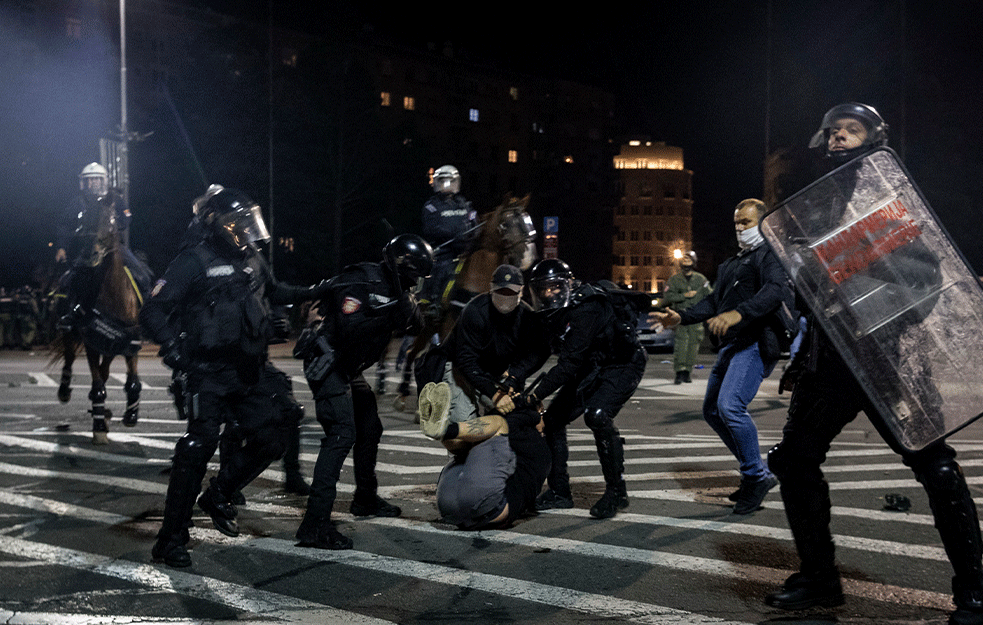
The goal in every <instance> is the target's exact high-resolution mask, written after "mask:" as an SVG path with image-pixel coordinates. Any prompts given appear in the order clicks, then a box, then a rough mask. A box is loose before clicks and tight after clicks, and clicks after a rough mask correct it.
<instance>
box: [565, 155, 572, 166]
mask: <svg viewBox="0 0 983 625" xmlns="http://www.w3.org/2000/svg"><path fill="white" fill-rule="evenodd" d="M563 162H564V163H567V164H569V165H572V164H573V157H572V156H564V157H563Z"/></svg>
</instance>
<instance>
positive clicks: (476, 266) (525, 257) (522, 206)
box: [394, 195, 536, 410]
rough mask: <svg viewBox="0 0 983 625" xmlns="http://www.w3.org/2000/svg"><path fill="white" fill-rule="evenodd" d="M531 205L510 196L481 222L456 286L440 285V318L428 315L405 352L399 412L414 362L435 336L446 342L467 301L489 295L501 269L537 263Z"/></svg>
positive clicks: (403, 401) (526, 197)
mask: <svg viewBox="0 0 983 625" xmlns="http://www.w3.org/2000/svg"><path fill="white" fill-rule="evenodd" d="M528 204H529V196H528V195H527V196H525V197H522V198H513V197H511V196H508V197H506V198H505V201H504V202H503V203H502V204H500V205H499V206H496V207H495V208H494V209H492V210H491V211H490V212H489V213H488V214H487V215H486V216H485V219H484V221H482V223H481V228H480V232H479V235H478V239H477V241H476V242H475V244H474V245H473V246H472V249H471V251H470V252H469V253H468V254H467V255H465V256H464V257H463V258H462V259H461V261H460V262H459V264H458V265H459V267H460V270H459V271H457V272H456V275H455V276H454V277H453V278H452V280H453V284H452V285H450V287H447V285H441V286H442V287H443V288H442V289H441V293H444V294H445V295H444V296H443V298H442V300H441V302H440V306H439V309H438V310H437V314H427V315H425V325H424V328H423V330H421V331H420V333H419V334H418V335H417V337H416V340H415V341H414V342H413V345H412V346H410V348H409V349H408V350H407V352H406V361H405V362H406V365H405V368H404V369H403V380H402V382H401V383H400V385H399V390H398V393H397V397H396V401H395V402H394V406H395V408H396V409H397V410H405V409H406V398H407V397H409V394H410V380H411V376H412V374H413V361H414V360H415V359H416V357H417V356H418V355H419V354H421V353H422V352H423V350H424V349H425V348H426V347H427V346H428V345H429V344H430V341H431V339H432V337H433V335H434V334H436V335H437V337H438V339H439V340H440V341H443V340H444V339H445V338H447V335H448V334H450V331H451V330H452V329H453V328H454V324H455V323H456V322H457V318H458V316H459V315H460V313H461V310H462V309H463V308H464V306H465V305H466V304H467V303H468V301H470V300H471V298H473V297H475V296H476V295H478V294H480V293H485V292H487V291H488V287H489V284H490V282H491V277H492V274H493V273H495V269H496V268H497V267H498V266H499V265H501V264H503V263H508V264H510V265H516V266H518V267H519V268H521V269H523V270H526V269H528V268H529V267H531V266H532V264H533V262H534V261H535V260H536V247H535V245H534V244H533V240H534V239H535V237H536V229H535V228H534V227H533V225H532V219H531V218H530V217H529V213H527V212H526V207H527V206H528Z"/></svg>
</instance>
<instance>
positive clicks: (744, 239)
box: [653, 199, 795, 514]
mask: <svg viewBox="0 0 983 625" xmlns="http://www.w3.org/2000/svg"><path fill="white" fill-rule="evenodd" d="M764 212H765V204H764V202H762V201H761V200H756V199H748V200H744V201H742V202H741V203H740V204H738V205H737V208H736V209H735V211H734V228H735V230H736V232H737V242H738V244H739V245H740V248H741V251H740V252H738V253H737V255H736V256H733V257H731V258H729V259H727V260H725V261H724V262H723V263H722V264H721V265H720V267H719V268H718V269H717V285H716V287H715V288H714V290H713V292H712V293H711V294H710V295H709V296H707V297H706V298H705V299H703V300H701V301H700V302H698V303H696V304H695V305H694V306H692V307H691V308H687V309H686V310H683V311H682V312H679V313H677V312H675V311H672V310H670V311H668V312H665V313H653V314H654V315H655V317H656V318H657V319H658V320H659V321H660V322H661V323H662V324H663V325H665V326H667V327H672V326H675V325H677V324H682V325H689V324H693V323H702V322H703V321H707V326H708V327H709V329H710V331H711V332H713V333H714V334H715V335H717V336H718V337H720V340H721V347H720V351H719V352H718V354H717V362H716V363H714V365H713V369H712V370H711V371H710V377H709V379H708V380H707V393H706V397H705V399H704V401H703V418H704V419H706V421H707V423H708V424H710V427H711V428H713V430H714V431H715V432H716V433H717V434H718V435H719V436H720V438H721V440H723V442H724V444H725V445H727V448H728V449H729V450H730V452H731V453H732V454H734V456H735V457H736V458H737V460H738V462H739V463H740V469H741V485H740V488H738V489H737V491H736V492H734V493H732V494H731V495H730V499H731V500H732V501H734V502H735V503H734V513H735V514H750V513H752V512H754V511H755V510H758V509H759V508H760V507H761V502H762V501H763V500H764V498H765V495H767V494H768V491H769V490H771V489H772V488H774V487H775V486H776V485H777V484H778V480H777V479H776V478H775V476H774V475H772V473H771V472H770V471H769V470H768V468H767V466H766V465H765V463H764V461H763V460H762V459H761V451H760V448H759V446H758V429H757V427H755V425H754V420H753V419H751V414H750V413H749V412H748V410H747V407H748V404H750V403H751V400H752V399H754V396H755V395H756V394H757V393H758V388H759V387H760V386H761V382H762V380H764V379H765V378H767V377H768V376H769V375H771V372H772V370H773V369H774V368H775V364H776V363H777V362H778V358H779V356H780V354H781V351H782V348H783V347H785V345H783V344H782V337H783V335H784V330H783V324H782V323H781V320H780V318H779V316H778V315H779V314H781V311H782V310H783V308H784V310H785V311H787V312H791V310H792V309H793V305H794V302H795V295H794V291H793V287H792V283H791V282H790V281H789V279H788V278H787V277H786V275H785V271H784V270H783V269H782V267H781V265H780V264H779V262H778V259H777V258H776V257H775V254H774V252H772V251H771V249H770V248H769V247H768V246H767V245H765V243H764V239H763V238H762V237H761V233H760V231H759V230H758V221H759V220H760V219H761V216H762V215H763V214H764ZM793 314H794V313H793ZM793 318H794V317H793Z"/></svg>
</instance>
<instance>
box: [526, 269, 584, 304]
mask: <svg viewBox="0 0 983 625" xmlns="http://www.w3.org/2000/svg"><path fill="white" fill-rule="evenodd" d="M572 283H573V273H572V272H571V271H570V265H568V264H566V263H565V262H563V261H562V260H560V259H559V258H546V259H544V260H541V261H539V262H538V263H536V265H535V266H534V267H533V268H532V272H531V273H530V274H529V291H530V292H531V293H532V305H533V309H534V310H536V311H537V312H546V313H549V312H552V311H556V310H559V309H561V308H566V306H567V305H568V304H569V303H570V293H571V291H572V287H573V284H572Z"/></svg>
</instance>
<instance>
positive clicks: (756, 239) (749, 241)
mask: <svg viewBox="0 0 983 625" xmlns="http://www.w3.org/2000/svg"><path fill="white" fill-rule="evenodd" d="M762 241H764V237H762V236H761V229H760V228H758V226H752V227H750V228H747V229H745V230H742V231H740V232H738V233H737V244H738V245H740V246H741V249H742V250H749V249H751V248H754V247H757V246H758V244H759V243H761V242H762Z"/></svg>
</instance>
